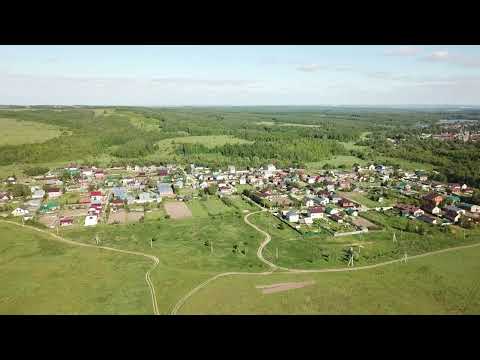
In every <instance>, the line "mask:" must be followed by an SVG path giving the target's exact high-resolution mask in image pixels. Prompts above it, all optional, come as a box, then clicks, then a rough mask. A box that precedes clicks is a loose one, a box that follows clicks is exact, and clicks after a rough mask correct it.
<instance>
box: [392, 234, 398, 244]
mask: <svg viewBox="0 0 480 360" xmlns="http://www.w3.org/2000/svg"><path fill="white" fill-rule="evenodd" d="M392 241H393V243H396V242H397V236H396V233H393V239H392Z"/></svg>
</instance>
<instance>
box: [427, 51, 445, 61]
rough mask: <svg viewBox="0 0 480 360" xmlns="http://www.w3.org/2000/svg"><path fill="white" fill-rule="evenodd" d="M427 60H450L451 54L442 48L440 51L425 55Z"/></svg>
mask: <svg viewBox="0 0 480 360" xmlns="http://www.w3.org/2000/svg"><path fill="white" fill-rule="evenodd" d="M425 59H426V60H432V61H436V60H450V59H451V55H449V52H448V51H447V50H440V51H434V52H433V53H431V54H430V55H428V56H426V57H425Z"/></svg>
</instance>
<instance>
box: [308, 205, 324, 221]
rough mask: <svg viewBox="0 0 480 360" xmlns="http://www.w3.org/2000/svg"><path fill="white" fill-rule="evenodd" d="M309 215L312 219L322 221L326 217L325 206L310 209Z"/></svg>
mask: <svg viewBox="0 0 480 360" xmlns="http://www.w3.org/2000/svg"><path fill="white" fill-rule="evenodd" d="M308 215H309V217H311V218H312V219H321V218H323V217H324V216H325V208H324V207H323V206H315V207H313V208H311V209H308Z"/></svg>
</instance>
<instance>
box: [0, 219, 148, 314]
mask: <svg viewBox="0 0 480 360" xmlns="http://www.w3.org/2000/svg"><path fill="white" fill-rule="evenodd" d="M0 233H1V234H2V236H1V237H0V238H1V239H0V254H1V261H0V284H1V286H0V314H151V313H152V303H151V300H150V292H149V290H148V287H147V285H146V283H145V280H144V274H145V272H146V271H147V269H148V268H149V267H150V266H151V263H150V261H149V260H146V259H142V258H139V257H136V256H132V255H124V254H116V253H112V252H108V251H102V250H95V249H89V248H80V247H75V246H71V245H67V244H62V243H59V242H56V241H55V240H52V238H50V237H49V236H48V235H43V234H40V233H38V232H35V231H34V230H30V229H27V228H21V227H18V226H15V225H10V224H6V223H3V222H2V221H0Z"/></svg>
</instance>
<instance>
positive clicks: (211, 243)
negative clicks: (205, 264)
mask: <svg viewBox="0 0 480 360" xmlns="http://www.w3.org/2000/svg"><path fill="white" fill-rule="evenodd" d="M210 253H211V254H213V241H210Z"/></svg>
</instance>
